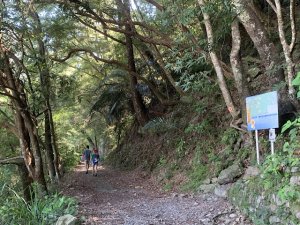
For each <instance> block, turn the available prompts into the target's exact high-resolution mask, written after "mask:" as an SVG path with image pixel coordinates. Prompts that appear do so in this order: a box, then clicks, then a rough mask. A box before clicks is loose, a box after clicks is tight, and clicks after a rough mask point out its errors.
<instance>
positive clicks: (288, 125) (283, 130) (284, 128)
mask: <svg viewBox="0 0 300 225" xmlns="http://www.w3.org/2000/svg"><path fill="white" fill-rule="evenodd" d="M292 125H293V123H292V122H291V121H290V120H289V121H287V122H286V123H285V124H284V125H283V127H282V129H281V133H284V132H285V131H286V130H287V129H289V128H290V127H291V126H292Z"/></svg>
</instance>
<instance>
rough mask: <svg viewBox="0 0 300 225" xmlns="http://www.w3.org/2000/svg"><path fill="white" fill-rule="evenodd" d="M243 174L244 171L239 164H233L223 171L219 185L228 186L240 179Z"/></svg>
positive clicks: (219, 178)
mask: <svg viewBox="0 0 300 225" xmlns="http://www.w3.org/2000/svg"><path fill="white" fill-rule="evenodd" d="M242 174H243V169H242V168H241V166H240V165H239V164H233V165H231V166H229V167H228V168H226V169H225V170H222V171H221V173H220V175H219V177H218V183H219V184H228V183H232V182H233V181H234V180H235V178H237V177H240V176H241V175H242Z"/></svg>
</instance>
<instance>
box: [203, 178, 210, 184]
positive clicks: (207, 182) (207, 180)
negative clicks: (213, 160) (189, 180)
mask: <svg viewBox="0 0 300 225" xmlns="http://www.w3.org/2000/svg"><path fill="white" fill-rule="evenodd" d="M202 184H210V179H209V178H207V179H205V180H204V181H202Z"/></svg>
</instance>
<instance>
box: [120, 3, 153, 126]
mask: <svg viewBox="0 0 300 225" xmlns="http://www.w3.org/2000/svg"><path fill="white" fill-rule="evenodd" d="M122 9H123V11H124V18H125V20H126V25H125V30H126V33H127V34H126V35H125V39H126V49H127V58H128V60H127V61H128V67H129V69H130V70H131V71H132V72H134V73H136V67H135V59H134V51H133V44H132V37H131V36H130V35H129V34H130V33H131V32H132V27H131V25H130V24H131V23H130V21H131V17H130V7H129V1H128V0H124V4H123V7H122ZM129 75H130V89H131V95H132V103H133V108H134V112H135V114H136V118H137V120H138V122H139V124H140V125H141V126H143V125H145V124H146V122H147V121H148V116H147V114H146V109H145V105H144V103H143V100H142V97H141V95H140V94H139V93H138V91H137V89H136V86H137V78H136V77H135V76H134V75H133V74H131V73H130V74H129Z"/></svg>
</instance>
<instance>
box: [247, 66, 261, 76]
mask: <svg viewBox="0 0 300 225" xmlns="http://www.w3.org/2000/svg"><path fill="white" fill-rule="evenodd" d="M260 72H261V71H260V69H259V68H257V67H253V68H250V69H249V70H248V74H249V75H250V77H251V78H255V77H257V75H258V74H259V73H260Z"/></svg>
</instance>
